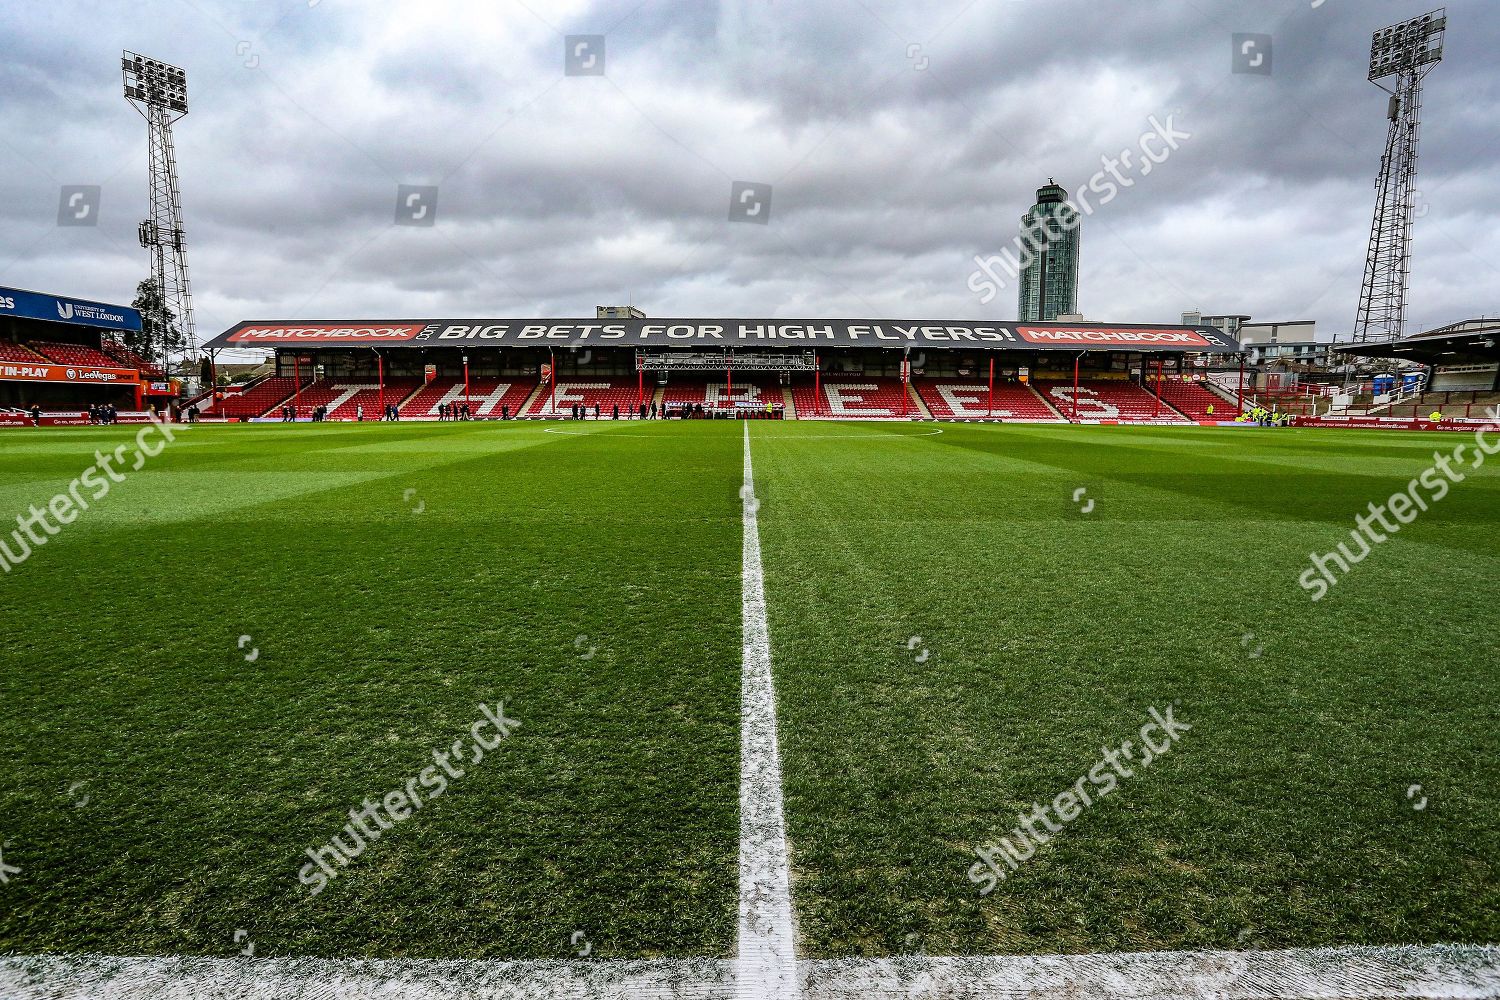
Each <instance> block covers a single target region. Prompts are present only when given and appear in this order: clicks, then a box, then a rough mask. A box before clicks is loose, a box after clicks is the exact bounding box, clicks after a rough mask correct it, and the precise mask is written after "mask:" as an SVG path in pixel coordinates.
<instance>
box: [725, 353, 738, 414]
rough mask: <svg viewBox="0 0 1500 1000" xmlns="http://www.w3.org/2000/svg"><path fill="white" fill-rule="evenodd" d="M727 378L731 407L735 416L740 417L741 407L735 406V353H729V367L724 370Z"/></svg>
mask: <svg viewBox="0 0 1500 1000" xmlns="http://www.w3.org/2000/svg"><path fill="white" fill-rule="evenodd" d="M724 372H725V376H726V377H727V378H728V379H729V406H730V408H731V409H732V410H733V411H734V414H735V416H739V407H738V406H735V405H734V352H733V351H730V352H729V367H727V368H725V369H724Z"/></svg>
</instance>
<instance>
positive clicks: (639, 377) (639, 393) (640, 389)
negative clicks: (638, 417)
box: [635, 368, 646, 410]
mask: <svg viewBox="0 0 1500 1000" xmlns="http://www.w3.org/2000/svg"><path fill="white" fill-rule="evenodd" d="M645 401H646V372H645V370H644V369H642V368H637V369H636V370H635V405H636V408H637V410H639V408H640V405H641V404H642V403H644V402H645Z"/></svg>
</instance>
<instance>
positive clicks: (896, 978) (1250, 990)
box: [800, 945, 1500, 1000]
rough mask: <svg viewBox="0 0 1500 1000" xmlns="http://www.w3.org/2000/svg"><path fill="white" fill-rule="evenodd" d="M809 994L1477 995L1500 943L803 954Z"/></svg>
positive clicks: (1217, 999)
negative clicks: (813, 957) (815, 957)
mask: <svg viewBox="0 0 1500 1000" xmlns="http://www.w3.org/2000/svg"><path fill="white" fill-rule="evenodd" d="M800 971H801V973H802V977H803V991H804V993H803V995H804V996H805V997H807V998H809V1000H814V998H815V1000H855V998H861V1000H863V998H867V997H911V998H918V997H920V998H922V1000H949V998H951V1000H959V998H963V1000H971V998H978V997H986V998H988V997H1016V998H1024V1000H1395V998H1398V997H1399V998H1424V1000H1477V998H1494V997H1500V947H1495V946H1478V945H1432V946H1427V947H1417V946H1397V947H1386V948H1297V949H1292V950H1289V951H1164V952H1146V953H1141V954H1105V955H1016V956H1001V957H986V956H979V955H974V956H961V957H955V958H934V957H922V956H912V957H908V958H893V959H874V960H870V959H849V960H843V961H822V962H803V963H802V964H801V966H800Z"/></svg>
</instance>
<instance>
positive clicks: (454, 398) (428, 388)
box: [367, 376, 536, 420]
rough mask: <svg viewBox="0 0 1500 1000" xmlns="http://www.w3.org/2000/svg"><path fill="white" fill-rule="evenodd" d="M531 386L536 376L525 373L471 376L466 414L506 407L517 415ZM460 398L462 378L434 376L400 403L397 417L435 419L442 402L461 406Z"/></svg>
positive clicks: (495, 413) (484, 413) (496, 411)
mask: <svg viewBox="0 0 1500 1000" xmlns="http://www.w3.org/2000/svg"><path fill="white" fill-rule="evenodd" d="M534 388H536V379H534V378H527V377H525V376H517V377H516V378H472V379H470V380H469V391H468V397H467V398H468V401H469V413H470V415H471V416H473V417H498V416H500V414H501V411H502V408H504V407H508V408H509V412H510V415H511V416H513V417H516V416H520V413H521V404H523V403H525V402H526V399H527V397H529V396H530V395H531V390H532V389H534ZM464 399H465V396H464V380H463V379H461V378H435V379H433V380H432V381H431V382H428V383H427V384H426V385H424V386H423V387H422V390H421V391H420V392H418V393H417V394H416V395H415V396H413V397H411V398H410V399H408V400H407V401H406V402H405V403H402V404H401V416H402V417H405V418H410V419H413V420H426V419H429V418H431V419H436V418H437V415H438V407H439V406H441V405H443V404H446V403H456V404H458V405H460V406H461V405H463V402H464ZM367 415H368V414H367ZM378 415H379V414H377V416H378Z"/></svg>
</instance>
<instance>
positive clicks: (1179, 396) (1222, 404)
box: [1146, 378, 1240, 420]
mask: <svg viewBox="0 0 1500 1000" xmlns="http://www.w3.org/2000/svg"><path fill="white" fill-rule="evenodd" d="M1146 385H1147V387H1148V388H1150V389H1152V390H1155V389H1156V387H1157V385H1156V380H1155V379H1147V381H1146ZM1161 398H1162V399H1165V400H1166V401H1167V402H1168V403H1171V404H1172V406H1173V407H1174V408H1175V409H1177V410H1178V411H1179V412H1180V413H1182V414H1183V415H1184V416H1187V417H1191V418H1192V419H1193V420H1233V419H1234V418H1235V417H1237V416H1239V412H1240V408H1239V407H1238V406H1236V405H1235V404H1234V403H1231V402H1230V401H1229V400H1227V399H1225V398H1224V397H1223V396H1221V395H1219V394H1218V393H1217V392H1214V391H1213V390H1212V389H1210V388H1208V387H1207V386H1205V385H1203V384H1202V383H1200V382H1193V381H1179V380H1176V379H1167V378H1164V379H1162V381H1161ZM1210 406H1212V407H1213V408H1214V409H1213V412H1212V413H1209V412H1208V408H1209V407H1210Z"/></svg>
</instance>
